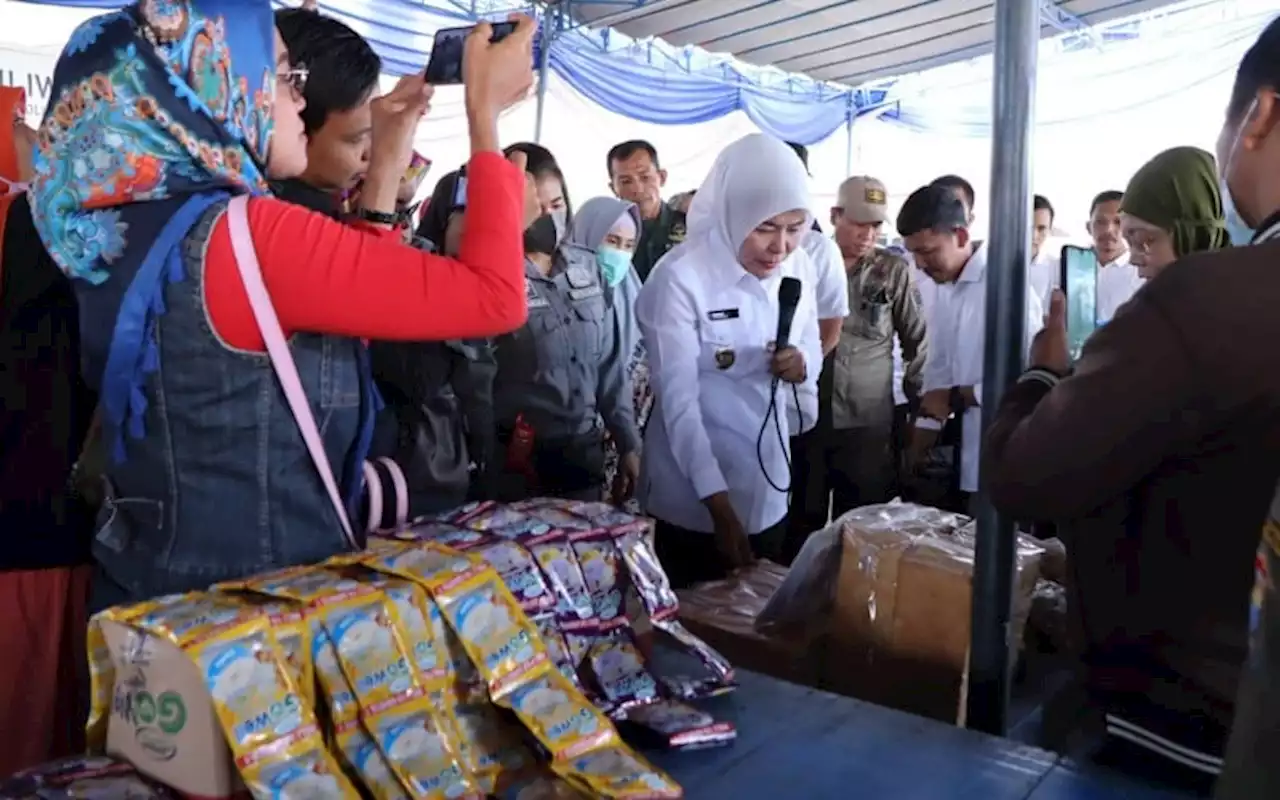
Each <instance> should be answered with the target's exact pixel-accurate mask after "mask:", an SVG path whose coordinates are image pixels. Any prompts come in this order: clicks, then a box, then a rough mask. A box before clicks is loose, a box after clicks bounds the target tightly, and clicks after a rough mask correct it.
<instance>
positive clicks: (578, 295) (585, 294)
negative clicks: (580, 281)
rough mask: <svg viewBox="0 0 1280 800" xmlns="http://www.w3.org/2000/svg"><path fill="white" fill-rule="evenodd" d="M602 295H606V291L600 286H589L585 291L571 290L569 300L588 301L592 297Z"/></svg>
mask: <svg viewBox="0 0 1280 800" xmlns="http://www.w3.org/2000/svg"><path fill="white" fill-rule="evenodd" d="M602 294H604V290H603V289H601V288H600V287H599V286H588V287H587V288H585V289H570V290H569V299H570V300H574V301H577V300H586V299H588V298H591V297H599V296H600V295H602Z"/></svg>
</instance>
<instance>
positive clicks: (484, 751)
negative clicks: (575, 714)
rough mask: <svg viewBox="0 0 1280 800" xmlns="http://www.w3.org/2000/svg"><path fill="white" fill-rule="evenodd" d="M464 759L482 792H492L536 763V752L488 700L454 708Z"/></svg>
mask: <svg viewBox="0 0 1280 800" xmlns="http://www.w3.org/2000/svg"><path fill="white" fill-rule="evenodd" d="M454 711H455V715H456V717H457V720H458V733H459V742H460V751H461V756H462V761H463V763H464V764H465V766H466V768H467V771H468V772H470V773H471V774H472V775H473V776H474V777H475V779H476V782H477V783H478V784H479V786H480V789H481V791H484V792H488V793H489V794H493V793H495V792H496V791H498V790H499V788H500V787H503V786H505V785H507V784H509V783H510V781H511V780H512V779H514V778H515V776H517V775H519V774H522V773H525V772H527V771H528V770H529V769H530V768H531V767H532V766H533V765H534V763H535V762H534V759H533V754H532V753H530V752H529V750H528V748H526V747H525V746H524V744H523V743H522V742H521V741H520V735H519V733H517V732H516V730H515V729H514V728H512V727H511V726H510V725H508V724H507V723H506V722H505V721H504V720H503V719H502V717H500V716H499V715H498V709H497V708H495V707H494V706H493V704H492V703H490V702H488V701H487V700H486V701H484V702H481V703H464V704H461V705H459V706H458V707H457V708H456V709H455V710H454Z"/></svg>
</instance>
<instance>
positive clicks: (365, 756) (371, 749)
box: [333, 719, 409, 800]
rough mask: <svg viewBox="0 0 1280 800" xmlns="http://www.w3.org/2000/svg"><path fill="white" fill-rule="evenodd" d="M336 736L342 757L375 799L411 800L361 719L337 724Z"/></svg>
mask: <svg viewBox="0 0 1280 800" xmlns="http://www.w3.org/2000/svg"><path fill="white" fill-rule="evenodd" d="M333 738H334V742H335V744H336V745H337V749H338V752H339V753H341V754H342V758H343V760H344V761H346V762H347V765H348V766H349V767H350V768H351V771H352V772H354V773H355V774H356V776H358V777H359V778H360V782H361V783H363V784H364V788H365V789H366V790H368V792H369V794H370V795H372V796H373V800H408V797H409V795H408V794H407V793H406V792H405V790H404V787H403V786H401V785H400V779H399V778H397V777H396V776H395V775H394V774H392V772H391V767H390V766H389V765H388V764H387V758H386V756H384V755H383V754H382V751H381V750H379V749H378V745H377V743H376V742H374V741H373V739H372V737H370V736H369V734H368V733H366V732H365V730H364V726H363V725H361V723H360V721H359V720H357V719H353V720H348V721H346V722H344V723H342V724H341V725H339V726H337V728H336V729H335V730H334V737H333Z"/></svg>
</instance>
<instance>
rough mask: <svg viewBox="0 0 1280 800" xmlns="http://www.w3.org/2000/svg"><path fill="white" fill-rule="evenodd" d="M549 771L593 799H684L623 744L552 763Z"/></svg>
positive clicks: (675, 785) (674, 785) (674, 786)
mask: <svg viewBox="0 0 1280 800" xmlns="http://www.w3.org/2000/svg"><path fill="white" fill-rule="evenodd" d="M551 768H552V769H554V770H555V771H556V774H558V775H560V776H562V777H564V778H566V779H568V780H569V781H570V782H571V783H573V784H575V785H577V786H579V787H580V788H581V789H583V790H585V791H586V792H587V793H588V794H590V795H591V796H592V797H600V798H617V799H619V800H621V798H642V797H643V798H665V797H671V798H677V797H683V796H684V791H683V790H682V789H681V788H680V784H678V783H676V782H675V781H673V780H672V779H671V778H670V777H668V776H667V775H666V774H665V773H663V772H661V771H659V770H658V769H657V768H656V767H654V766H653V765H651V764H649V763H648V762H647V761H645V760H644V759H642V758H641V757H640V756H638V755H636V754H635V753H634V752H632V751H631V749H630V748H629V747H627V746H626V745H623V744H618V745H614V746H610V747H603V748H601V749H599V750H593V751H592V752H590V753H585V754H583V755H581V756H579V757H578V758H574V759H570V760H567V761H561V762H553V763H552V765H551Z"/></svg>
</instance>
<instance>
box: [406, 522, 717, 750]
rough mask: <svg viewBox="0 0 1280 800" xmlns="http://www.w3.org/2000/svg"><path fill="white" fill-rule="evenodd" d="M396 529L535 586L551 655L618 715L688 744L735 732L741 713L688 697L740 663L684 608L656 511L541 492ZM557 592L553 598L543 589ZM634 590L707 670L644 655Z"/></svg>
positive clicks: (708, 692) (713, 742)
mask: <svg viewBox="0 0 1280 800" xmlns="http://www.w3.org/2000/svg"><path fill="white" fill-rule="evenodd" d="M398 537H399V538H402V539H411V540H418V541H424V540H425V541H436V542H441V543H447V544H449V545H450V546H452V547H455V548H458V549H462V550H465V551H467V552H469V553H475V554H478V555H480V556H481V557H482V558H484V559H486V560H487V561H489V562H490V563H491V564H493V566H494V567H495V568H496V569H497V570H498V571H499V572H500V573H501V574H502V575H503V577H504V579H505V580H506V582H507V585H508V586H511V587H513V591H515V587H522V588H524V587H528V588H529V591H528V592H527V593H524V594H522V593H520V592H518V591H517V598H518V599H519V600H520V601H521V605H522V607H523V608H524V609H525V610H526V611H527V612H529V613H530V614H533V615H534V616H533V617H532V619H533V622H534V624H535V625H536V626H537V627H538V629H539V632H540V633H541V635H542V639H543V641H544V643H545V645H546V649H547V651H548V655H549V657H550V659H551V661H552V663H553V664H555V665H556V667H557V669H558V670H559V671H560V673H561V674H563V675H564V676H565V678H566V679H567V680H569V681H570V682H572V683H574V684H575V685H577V686H579V687H580V688H581V689H582V690H583V691H584V693H585V694H586V695H587V696H588V697H589V698H590V699H591V700H592V701H593V702H595V703H596V704H597V705H598V706H599V707H601V708H602V709H604V710H605V711H606V713H608V714H609V715H610V716H611V717H612V718H614V719H619V720H620V719H630V720H631V721H632V723H633V725H632V726H631V729H632V730H635V729H637V728H640V727H644V728H651V730H650V731H649V733H651V734H654V735H642V736H641V737H640V738H641V739H642V740H643V741H646V742H649V743H656V744H659V745H661V746H666V747H671V748H677V749H682V748H685V747H713V746H717V745H724V744H729V743H731V742H732V741H733V740H734V738H735V737H736V731H735V730H734V728H733V726H732V725H731V724H729V723H717V722H715V721H714V720H711V721H710V722H706V720H707V715H706V714H703V713H702V712H699V711H697V710H696V709H692V708H690V707H689V706H687V705H685V703H684V702H682V701H695V700H699V699H702V698H706V697H711V696H715V695H718V694H723V693H725V692H728V691H732V690H733V688H734V687H735V685H736V684H735V682H734V673H733V668H732V666H730V664H729V663H728V662H727V661H726V660H725V659H724V658H723V657H722V656H721V655H720V654H719V653H717V652H716V651H715V650H713V649H712V648H711V647H709V646H707V644H706V643H705V642H703V641H702V640H701V639H699V638H698V637H697V636H695V635H693V634H692V633H691V632H690V631H689V630H688V629H686V628H685V627H684V626H683V625H682V624H681V623H680V622H679V620H678V619H677V616H678V613H679V603H678V601H677V599H676V595H675V592H674V591H672V589H671V585H670V583H669V582H668V580H667V576H666V573H665V572H663V570H662V567H661V565H660V564H659V562H658V558H657V555H656V554H655V552H654V548H653V530H652V521H651V520H648V519H644V518H639V517H636V516H634V515H632V514H629V513H626V512H624V511H621V510H619V509H617V508H616V507H614V506H611V505H608V504H606V503H592V502H581V501H570V500H560V499H555V498H537V499H533V500H526V501H523V502H519V503H512V504H507V505H502V504H497V503H471V504H468V505H466V506H462V507H461V508H458V509H455V510H453V511H450V512H447V513H446V514H444V515H442V516H441V517H440V519H438V520H435V521H432V522H428V523H423V524H419V525H416V526H414V527H412V528H410V529H409V530H407V531H405V532H403V533H401V534H399V535H398ZM548 592H549V593H550V594H551V595H552V596H553V597H554V598H555V603H554V605H551V604H548V603H547V602H546V601H545V600H543V599H542V598H544V597H545V596H546V594H547V593H548ZM628 592H633V593H635V595H636V596H638V597H639V599H640V601H641V604H642V606H643V608H644V609H645V612H646V613H647V614H648V616H649V618H650V620H651V621H652V623H653V625H654V627H655V628H657V629H658V630H661V631H663V632H665V633H667V634H668V635H669V636H670V637H671V640H672V641H673V642H674V644H675V645H676V646H677V647H679V648H681V649H683V650H685V651H686V652H688V653H690V654H692V655H693V656H695V657H696V660H697V661H698V662H700V663H701V664H702V665H703V667H704V672H703V674H701V675H697V676H684V675H658V674H656V673H655V671H654V670H653V669H652V668H651V667H650V666H649V665H647V664H646V662H645V659H644V658H643V656H642V655H641V650H640V648H639V647H638V646H637V643H636V641H635V637H634V634H633V632H632V630H631V625H630V620H628V618H627V616H626V603H625V602H624V601H625V597H626V595H627V593H628ZM534 598H537V600H536V601H535V599H534ZM548 607H550V608H551V610H550V611H547V610H546V609H547V608H548ZM649 706H653V707H652V708H649ZM640 709H645V711H644V712H643V713H641V712H640ZM659 721H661V722H659ZM704 722H705V723H706V724H701V723H704ZM694 723H699V724H697V725H695V724H694ZM673 725H684V726H685V727H684V728H672V726H673ZM653 726H656V727H653Z"/></svg>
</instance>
